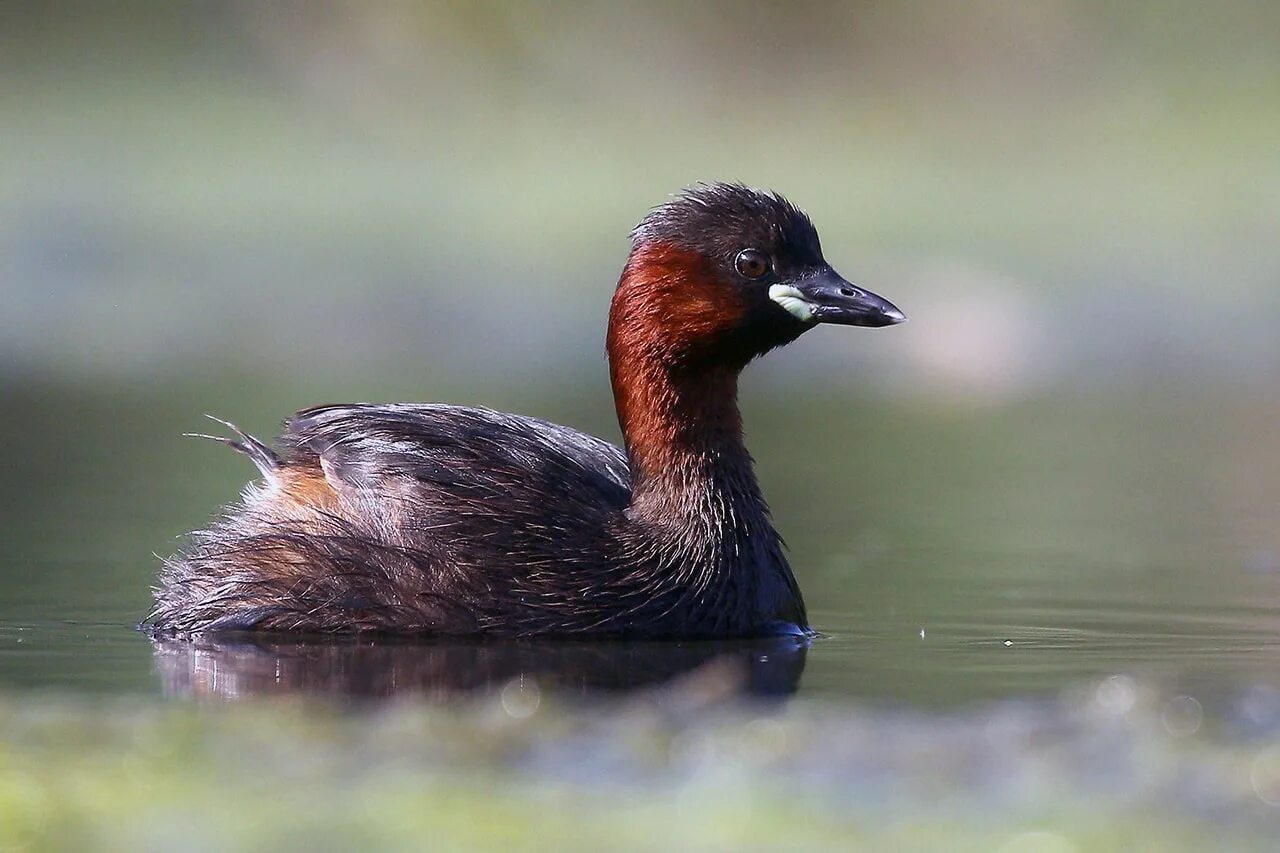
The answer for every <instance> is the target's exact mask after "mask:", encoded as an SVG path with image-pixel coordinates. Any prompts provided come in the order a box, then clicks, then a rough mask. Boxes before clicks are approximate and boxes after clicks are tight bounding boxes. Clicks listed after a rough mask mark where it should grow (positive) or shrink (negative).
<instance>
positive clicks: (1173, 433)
mask: <svg viewBox="0 0 1280 853" xmlns="http://www.w3.org/2000/svg"><path fill="white" fill-rule="evenodd" d="M310 390H311V389H297V388H294V389H289V390H285V391H281V390H279V389H261V388H255V387H254V386H253V385H252V384H249V383H246V384H245V385H243V386H240V387H234V388H231V387H228V385H227V384H226V383H223V384H218V385H214V384H210V385H209V386H208V387H188V388H174V389H146V390H140V389H132V390H130V389H116V390H112V391H111V392H110V393H108V392H106V391H103V390H101V389H87V388H80V389H65V390H53V391H51V390H50V389H48V388H43V389H39V390H38V391H32V390H22V389H16V390H15V389H10V391H9V392H7V393H6V397H7V398H8V399H9V401H10V403H9V405H7V406H6V410H7V411H8V412H10V413H11V414H10V416H9V417H7V418H6V419H5V423H4V424H3V425H2V426H0V431H2V436H0V437H3V439H4V442H5V446H6V448H7V453H6V455H7V456H8V457H9V458H10V462H9V466H10V472H9V474H8V475H6V476H5V478H4V479H3V481H0V510H2V511H3V519H4V525H5V527H4V536H3V541H0V687H4V688H6V689H9V690H14V689H17V690H27V689H30V690H57V691H68V690H71V691H92V692H108V693H124V694H142V695H156V696H159V695H175V694H176V695H185V694H190V693H216V694H220V695H225V696H238V695H244V694H248V693H256V692H278V691H290V690H300V691H307V692H319V693H339V694H346V693H357V694H388V693H394V692H397V691H400V690H415V691H421V692H427V693H429V694H431V695H435V696H451V695H457V694H459V693H461V694H467V693H469V692H472V691H475V690H477V689H496V688H497V687H500V686H501V685H503V684H505V683H507V682H508V681H509V680H510V679H511V678H513V677H515V676H518V675H524V676H526V677H530V678H536V679H538V680H540V681H541V682H543V683H544V684H549V685H557V686H558V687H560V688H561V689H565V690H570V691H575V692H582V691H591V690H593V689H618V688H627V687H636V686H647V685H654V684H659V683H662V682H664V681H666V680H668V679H671V678H673V677H678V676H680V675H681V674H682V673H687V672H690V671H692V670H694V669H697V668H698V667H700V666H702V665H703V664H706V663H707V662H708V661H711V660H713V659H715V660H727V661H729V662H731V663H732V664H733V665H734V667H736V669H734V672H735V673H738V675H736V676H735V677H742V678H745V679H747V682H746V683H747V685H748V686H749V687H751V688H753V689H755V690H757V691H760V692H767V693H784V694H785V693H790V692H791V691H798V694H799V695H801V696H810V697H822V698H826V697H838V698H855V699H858V700H862V701H865V702H873V703H881V704H887V705H909V706H916V707H922V708H931V709H932V708H945V707H955V706H962V705H966V704H969V703H973V702H976V701H983V700H988V699H995V698H1018V697H1040V696H1051V695H1056V694H1057V693H1060V692H1061V691H1063V690H1065V689H1069V688H1071V687H1072V686H1073V685H1075V684H1078V683H1080V682H1082V681H1084V680H1088V679H1093V678H1098V677H1105V676H1109V675H1112V674H1119V673H1123V674H1130V675H1135V676H1141V677H1147V678H1152V679H1156V680H1157V681H1160V682H1162V683H1167V684H1169V685H1171V687H1173V688H1175V689H1177V690H1179V691H1182V692H1187V693H1191V694H1192V695H1194V696H1196V697H1198V698H1199V700H1200V701H1201V703H1202V704H1203V705H1204V707H1205V711H1206V713H1208V714H1213V713H1214V712H1215V710H1220V708H1219V705H1224V704H1225V703H1227V702H1229V701H1231V697H1236V696H1238V695H1240V694H1241V693H1242V692H1245V691H1248V690H1251V689H1255V688H1257V687H1258V686H1259V685H1263V686H1265V685H1277V684H1280V406H1275V405H1270V404H1265V403H1262V402H1258V401H1256V400H1250V399H1231V398H1230V397H1215V398H1212V399H1211V398H1209V397H1204V398H1188V397H1186V396H1179V395H1175V394H1172V393H1169V394H1151V395H1149V396H1147V397H1146V398H1144V399H1139V400H1135V399H1134V398H1133V397H1132V396H1131V395H1128V396H1125V395H1115V396H1081V397H1072V398H1066V399H1055V400H1052V401H1040V402H1033V403H1030V402H1023V403H1019V404H1017V405H997V406H987V407H973V408H957V407H955V406H949V405H943V404H928V403H920V402H915V403H895V404H888V403H884V402H877V401H874V400H858V399H848V400H838V401H832V400H825V401H824V400H821V399H814V398H812V397H805V396H797V397H795V398H786V399H776V398H770V397H769V395H767V394H762V393H760V392H756V391H753V389H752V388H751V386H750V384H748V386H747V388H746V389H745V390H744V398H745V408H746V415H747V419H748V432H749V436H748V437H749V441H750V444H751V446H752V449H753V452H754V453H755V455H756V457H757V459H758V461H759V467H760V473H761V478H762V480H763V482H764V485H765V489H766V492H767V494H768V495H769V497H770V500H771V502H772V504H773V506H774V508H775V513H776V516H777V520H778V524H779V527H780V529H781V530H782V531H783V534H784V536H786V538H787V540H788V542H789V543H790V546H791V551H792V561H793V564H794V566H795V568H796V571H797V574H798V576H799V578H800V580H801V584H802V586H803V588H804V590H805V593H806V597H807V599H808V602H809V605H810V609H811V614H812V618H813V622H814V625H815V627H817V628H818V629H819V630H820V631H822V633H823V634H824V636H823V637H822V638H821V639H818V640H816V641H815V642H813V643H812V644H811V645H809V646H808V647H807V648H806V647H804V646H803V645H798V644H796V643H794V642H790V641H781V642H757V643H748V644H734V643H720V644H710V643H687V644H671V643H666V644H662V643H659V644H625V643H612V644H609V643H605V644H598V643H585V644H584V643H505V644H474V643H436V644H429V643H428V644H420V643H419V644H396V643H368V642H359V643H338V644H316V643H302V644H299V643H279V642H275V641H264V640H255V639H252V638H242V639H240V640H237V641H234V642H224V643H217V644H213V643H202V644H197V645H191V644H185V643H179V644H172V643H171V644H165V645H162V646H155V647H153V644H152V643H151V641H150V640H148V638H146V637H145V636H144V635H142V634H140V633H138V632H137V631H135V630H134V628H133V625H134V624H135V623H136V622H137V620H138V619H139V618H140V617H141V616H142V615H143V614H144V613H145V611H146V609H147V605H148V598H149V592H148V588H149V585H150V583H151V582H152V579H153V576H154V572H155V569H156V566H157V560H156V558H155V557H154V556H153V553H152V552H156V553H165V552H167V551H168V550H170V549H171V548H172V547H173V544H174V541H173V540H174V537H175V536H176V535H177V534H179V533H181V532H182V531H184V530H186V529H189V528H191V527H193V526H196V525H198V524H200V523H201V522H202V521H203V520H204V519H205V518H206V517H207V516H208V515H209V513H211V512H212V511H213V510H214V509H215V508H216V506H217V505H218V504H219V503H220V502H222V501H225V500H227V499H229V498H231V497H233V496H234V495H235V493H236V490H237V489H238V488H239V486H240V485H241V484H242V483H243V482H244V481H245V480H246V478H248V477H249V476H250V474H251V471H252V469H251V467H250V466H249V465H248V464H247V463H245V462H244V461H243V460H242V459H240V458H238V457H236V456H235V455H234V454H232V453H230V452H229V451H225V450H223V449H221V448H217V447H215V446H213V445H206V444H200V443H197V442H193V441H190V440H184V439H182V438H181V437H180V435H179V434H180V433H181V432H182V431H183V430H184V429H192V428H197V427H199V417H198V416H199V414H200V413H201V412H203V411H206V410H213V411H216V412H218V413H219V414H223V415H226V416H229V417H232V418H234V419H236V420H238V421H240V422H241V423H242V424H243V425H244V426H246V427H248V428H251V429H252V430H254V431H258V432H260V433H265V432H268V431H269V430H270V429H271V427H272V425H273V423H274V422H275V421H276V420H277V419H278V418H279V417H280V416H282V415H284V414H285V413H286V412H287V411H288V410H290V409H291V408H294V407H297V406H300V405H302V404H305V403H307V402H315V401H317V400H319V399H327V398H334V397H340V396H348V397H366V398H380V397H384V396H411V395H412V392H410V393H405V392H403V391H400V389H390V390H389V392H388V394H386V395H379V394H374V393H367V392H366V393H363V394H362V393H361V392H360V390H359V389H358V388H353V389H350V390H348V389H345V388H343V389H338V390H339V391H345V392H347V393H345V394H341V393H334V389H324V390H320V391H318V392H317V393H316V394H311V393H310ZM597 390H601V389H595V388H591V389H590V391H591V392H592V395H594V394H595V392H596V391H597ZM395 391H399V392H400V393H398V394H396V393H392V392H395ZM584 393H585V392H584ZM413 396H424V394H423V393H421V392H420V393H419V394H417V395H413ZM433 396H437V397H447V398H451V399H466V401H468V402H479V401H482V400H485V399H487V400H488V402H490V403H493V404H495V405H500V406H503V407H507V408H512V409H518V410H521V411H525V412H529V413H532V414H538V415H542V416H545V417H550V418H554V419H558V420H562V421H565V422H568V423H573V424H575V425H580V426H583V427H584V428H587V429H590V430H592V431H595V432H597V433H599V434H602V435H607V436H610V437H612V436H613V427H612V424H611V423H610V421H609V416H610V414H609V411H608V409H607V403H606V402H605V401H603V400H595V399H592V400H589V401H577V400H568V401H564V400H554V399H550V398H547V397H545V396H543V397H540V396H533V395H524V396H521V395H516V394H505V395H504V394H503V393H501V392H494V393H490V394H487V395H481V394H479V393H475V394H473V395H471V396H470V397H469V398H468V397H467V395H458V394H445V393H443V392H441V393H439V394H436V395H433Z"/></svg>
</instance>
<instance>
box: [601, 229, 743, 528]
mask: <svg viewBox="0 0 1280 853" xmlns="http://www.w3.org/2000/svg"><path fill="white" fill-rule="evenodd" d="M707 275H710V272H709V271H708V270H707V269H706V267H705V261H702V260H701V259H700V258H699V257H698V256H697V255H695V254H693V253H690V252H687V251H683V250H680V249H676V248H673V247H671V246H668V245H656V246H654V245H649V246H640V247H637V248H636V249H635V250H634V251H633V252H632V254H631V257H630V258H629V259H628V261H627V266H626V268H625V269H624V271H623V274H622V279H621V281H620V282H619V284H618V290H617V292H616V293H615V294H614V298H613V304H612V307H611V310H610V313H609V331H608V353H609V368H610V375H611V379H612V383H613V394H614V401H615V404H616V406H617V411H618V422H619V424H620V426H621V427H622V433H623V437H624V439H625V443H626V450H627V458H628V461H629V464H630V468H631V480H632V502H631V506H632V511H633V512H635V513H639V514H640V515H643V516H649V515H652V516H654V517H655V518H657V519H660V517H661V516H662V515H663V514H664V513H665V514H670V513H680V512H681V511H682V510H683V512H686V513H687V512H688V511H689V508H690V507H689V501H690V499H691V498H693V499H696V500H698V501H699V502H702V501H706V500H712V501H717V502H719V503H722V504H723V503H729V504H734V505H740V504H741V503H742V502H744V501H745V502H747V503H750V504H752V506H753V507H754V506H755V505H756V504H759V506H760V508H763V501H762V500H761V499H760V495H759V489H758V487H757V485H756V480H755V476H754V474H753V473H752V469H751V457H750V456H749V455H748V453H747V450H746V447H745V445H744V444H743V439H742V417H741V415H740V413H739V411H738V402H737V396H738V374H739V373H740V372H741V370H742V366H743V365H742V364H741V363H738V361H737V360H736V359H735V358H733V357H732V356H726V354H724V353H720V352H718V351H717V347H716V334H715V329H716V323H722V324H727V323H731V322H732V319H733V318H732V313H733V312H734V311H735V310H737V306H736V305H734V304H733V303H732V302H729V303H728V304H725V300H724V299H723V298H721V297H719V296H716V295H715V294H716V290H715V288H714V283H712V282H708V281H707V280H706V279H705V278H704V276H707ZM669 517H670V516H669V515H668V518H669Z"/></svg>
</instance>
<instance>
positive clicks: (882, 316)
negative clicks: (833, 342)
mask: <svg viewBox="0 0 1280 853" xmlns="http://www.w3.org/2000/svg"><path fill="white" fill-rule="evenodd" d="M769 298H770V299H772V300H773V301H774V302H776V303H778V304H779V305H780V306H782V308H784V309H785V310H786V311H787V312H788V313H790V314H791V315H792V316H794V317H796V319H798V320H800V321H802V322H805V323H810V324H815V323H834V324H836V325H840V326H870V327H879V326H896V325H897V324H899V323H902V322H905V321H906V319H907V315H906V314H903V313H902V312H901V311H900V310H898V307H897V306H896V305H894V304H893V303H892V302H890V301H889V300H887V299H885V298H884V297H882V296H877V295H876V294H874V293H872V292H871V291H869V290H864V289H863V288H861V287H858V286H857V285H856V284H850V283H849V282H847V281H845V280H844V279H843V278H841V277H840V276H839V275H838V274H837V273H836V271H835V270H833V269H831V268H830V267H824V268H822V269H820V270H818V271H817V272H815V273H812V274H810V275H807V276H805V277H804V278H801V279H798V280H796V281H792V282H790V283H788V284H775V285H773V286H772V287H770V288H769Z"/></svg>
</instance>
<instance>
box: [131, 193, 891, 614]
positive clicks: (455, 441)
mask: <svg viewBox="0 0 1280 853" xmlns="http://www.w3.org/2000/svg"><path fill="white" fill-rule="evenodd" d="M904 319H905V317H904V316H903V314H902V312H900V311H899V310H898V309H897V308H895V307H894V306H893V305H892V304H890V303H889V302H887V301H886V300H884V299H882V298H880V297H879V296H876V295H875V294H872V293H868V292H867V291H866V290H863V289H862V288H860V287H856V286H854V285H852V284H850V283H849V282H847V281H845V280H844V279H843V278H841V277H840V276H839V275H837V274H836V273H835V271H833V270H832V269H831V267H830V266H829V265H828V264H827V262H826V261H825V260H824V259H823V257H822V249H821V247H820V245H819V242H818V235H817V232H816V231H815V230H814V227H813V224H812V223H811V222H810V221H809V219H808V217H807V216H805V214H804V213H803V212H801V211H800V210H799V209H797V208H796V207H794V206H793V205H792V204H791V203H790V202H788V201H786V200H785V199H783V198H782V197H780V196H778V195H774V194H769V193H764V192H760V191H758V190H754V189H751V188H748V187H745V186H742V185H738V184H704V185H699V186H697V187H694V188H693V189H691V190H689V191H687V192H685V193H684V194H683V195H681V196H679V197H677V198H676V199H675V200H673V201H671V202H669V203H667V204H664V205H662V206H660V207H657V208H655V209H654V210H653V211H651V212H650V213H649V214H648V215H647V216H646V217H645V218H644V219H643V220H642V221H641V222H640V224H639V225H638V226H637V227H636V229H635V231H634V232H633V234H632V249H631V255H630V257H628V259H627V263H626V266H625V267H624V268H623V271H622V278H621V280H620V281H619V282H618V288H617V291H616V292H615V293H614V296H613V303H612V306H611V308H610V311H609V328H608V336H607V349H608V355H609V367H610V373H611V378H612V382H613V393H614V397H615V400H616V404H617V410H618V421H619V423H620V424H621V426H622V433H623V436H624V439H625V445H626V450H625V452H623V451H621V450H619V449H618V448H617V447H614V446H613V445H611V444H609V443H607V442H605V441H602V440H600V439H598V438H594V437H592V436H589V435H585V434H583V433H581V432H578V431H576V430H573V429H569V428H568V427H563V426H558V425H556V424H552V423H548V422H546V421H542V420H538V419H536V418H527V417H520V416H517V415H509V414H503V413H499V412H494V411H490V410H488V409H478V408H462V407H458V406H447V405H439V404H395V405H366V404H359V405H331V406H320V407H317V408H312V409H307V410H305V411H302V412H299V413H298V414H297V415H295V416H294V417H293V418H292V419H291V420H290V421H289V422H288V424H287V426H286V428H285V432H284V435H283V436H282V437H281V439H280V443H281V445H282V451H283V452H282V453H281V454H279V455H278V454H277V453H276V452H275V451H273V450H272V449H270V448H269V447H267V446H266V445H265V444H263V443H262V442H260V441H258V440H257V439H254V438H252V437H251V436H248V435H246V434H244V433H243V432H240V431H239V430H238V429H235V427H231V426H230V425H229V424H228V426H229V427H230V428H231V429H232V430H233V431H234V432H235V433H236V434H237V436H238V439H225V441H226V442H227V443H228V444H230V445H231V446H232V447H234V448H235V449H237V450H239V451H241V452H243V453H245V454H246V455H247V456H249V458H250V459H252V460H253V462H254V464H255V465H257V467H258V468H259V470H260V471H261V472H262V476H263V482H262V484H260V485H258V484H255V485H251V486H249V487H248V488H247V489H246V490H245V494H244V497H243V500H242V501H241V502H240V503H238V504H236V505H234V506H233V507H231V508H230V509H229V510H228V511H227V512H226V513H225V515H224V516H223V517H222V518H221V519H219V520H218V521H215V522H214V523H213V524H212V525H211V526H209V527H207V528H205V529H204V530H201V531H198V532H196V533H194V534H192V536H191V539H190V542H189V544H188V545H187V546H186V548H185V549H184V550H183V551H182V552H181V553H179V554H178V555H176V556H174V557H172V558H170V559H169V560H168V561H167V562H166V563H165V566H164V568H163V569H162V571H161V574H160V586H159V589H158V590H157V591H156V603H155V607H154V608H153V609H152V612H151V614H150V616H149V617H148V619H147V623H148V625H149V626H150V627H151V628H152V629H153V630H155V631H158V632H164V633H179V634H186V633H195V632H200V631H213V630H271V631H316V632H359V631H376V632H397V633H424V634H455V635H456V634H487V635H503V636H525V635H554V634H561V635H569V634H572V635H600V636H604V635H612V636H629V637H726V636H749V635H767V634H779V633H804V632H807V631H808V622H807V619H806V616H805V607H804V602H803V600H802V599H801V597H800V590H799V588H798V587H797V586H796V581H795V578H794V577H793V576H792V574H791V568H790V566H789V565H788V564H787V560H786V558H785V557H784V556H783V554H782V543H781V540H780V539H779V537H778V534H777V533H775V532H774V529H773V525H772V523H771V522H770V517H769V509H768V506H767V505H766V504H765V501H764V498H763V497H762V496H761V494H760V488H759V486H758V485H757V483H756V478H755V475H754V473H753V471H752V462H751V457H750V456H749V455H748V453H747V450H746V447H745V446H744V445H743V441H742V428H741V417H740V415H739V413H738V406H737V381H738V374H739V372H740V371H741V370H742V369H743V367H745V366H746V364H747V362H749V361H750V360H751V359H753V358H755V357H756V356H759V355H763V354H764V353H766V352H768V351H769V350H771V349H773V348H774V347H777V346H782V345H784V344H787V343H790V342H791V341H793V340H795V339H796V338H798V337H799V336H800V335H801V334H803V333H804V332H805V331H807V330H808V329H810V328H812V327H813V326H815V325H817V324H819V323H837V324H843V325H849V326H889V325H893V324H896V323H900V322H902V321H903V320H904Z"/></svg>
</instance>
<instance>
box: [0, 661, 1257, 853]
mask: <svg viewBox="0 0 1280 853" xmlns="http://www.w3.org/2000/svg"><path fill="white" fill-rule="evenodd" d="M536 690H537V688H536V685H528V684H522V685H514V684H513V685H512V686H511V687H509V688H508V689H507V690H504V691H503V693H502V696H501V698H500V699H499V698H495V699H493V700H492V701H488V702H477V703H472V704H470V705H466V704H464V705H463V706H460V707H435V708H432V707H424V706H422V705H420V704H417V703H414V702H411V701H404V702H399V703H392V704H389V705H380V706H371V707H368V706H365V707H362V706H356V707H349V708H346V709H342V708H337V707H333V706H323V705H320V706H317V705H307V704H299V703H287V702H267V703H256V704H247V705H236V706H221V705H213V706H192V705H186V704H176V705H160V706H157V705H155V704H153V703H146V704H141V705H140V704H138V703H136V702H131V701H114V702H108V703H106V704H105V705H103V706H100V707H98V708H95V709H92V710H91V709H89V708H87V707H85V706H84V705H82V704H79V703H76V702H68V701H65V700H60V699H57V698H55V697H46V698H44V699H41V700H39V701H30V700H28V701H23V702H20V703H15V702H12V701H5V702H3V703H0V845H3V846H4V848H5V849H32V850H83V849H94V850H130V851H147V850H157V851H160V850H173V849H193V850H209V851H215V850H233V849H235V850H244V849H254V850H343V849H357V848H358V849H381V850H415V849H422V848H423V847H424V846H426V847H430V848H432V849H493V850H499V849H501V850H510V849H517V850H522V849H548V850H552V849H554V850H598V849H602V848H607V849H621V850H670V849H700V850H777V849H805V850H837V849H842V850H847V849H851V848H853V849H869V850H884V849H894V850H936V849H942V848H945V849H947V850H957V851H960V850H974V851H979V850H982V851H989V850H996V849H999V850H1002V851H1041V853H1044V851H1068V850H1090V851H1109V850H1116V851H1120V850H1134V849H1142V850H1188V851H1192V850H1205V849H1218V850H1222V849H1231V850H1247V849H1257V850H1263V849H1269V848H1270V845H1272V844H1273V842H1274V839H1275V831H1276V830H1277V828H1278V827H1280V738H1277V733H1276V731H1275V730H1271V731H1270V732H1269V733H1264V734H1259V733H1258V732H1256V731H1255V732H1253V733H1252V734H1250V735H1249V736H1248V737H1247V738H1244V739H1241V735H1240V733H1239V732H1237V733H1235V734H1234V735H1231V736H1230V738H1229V739H1225V740H1224V739H1223V734H1222V732H1220V731H1219V732H1217V733H1215V734H1213V735H1206V734H1205V733H1203V732H1201V733H1199V734H1196V732H1195V728H1194V727H1191V728H1188V727H1187V726H1186V725H1185V720H1186V717H1185V714H1183V715H1181V716H1179V715H1178V714H1175V715H1174V716H1173V717H1172V718H1171V717H1170V712H1169V708H1170V707H1171V706H1170V705H1169V704H1168V703H1167V702H1165V701H1164V699H1163V697H1160V696H1159V695H1158V694H1157V693H1155V692H1153V691H1152V689H1151V688H1150V686H1149V685H1146V686H1144V685H1139V684H1135V683H1126V684H1122V685H1117V684H1112V683H1103V684H1099V685H1097V687H1096V689H1094V690H1093V691H1089V690H1086V691H1085V692H1084V693H1082V694H1079V695H1078V696H1076V697H1074V698H1072V699H1070V700H1063V701H1062V702H1055V703H1043V704H1037V705H1018V704H1005V705H996V706H992V707H990V708H985V709H982V710H981V711H976V712H973V713H970V714H967V715H951V716H938V717H928V718H925V717H917V716H913V715H901V714H898V713H896V712H893V713H878V712H869V711H866V710H864V709H858V708H857V707H847V706H846V707H845V708H843V709H841V710H837V709H835V708H831V707H823V706H815V705H801V706H799V707H796V708H792V709H791V710H790V711H789V712H788V713H787V714H786V715H779V714H777V712H776V709H771V708H768V707H758V708H752V707H750V706H747V707H739V708H736V709H734V708H732V707H731V708H728V709H725V708H716V707H699V706H698V705H697V703H696V702H695V703H694V704H689V701H688V696H686V695H682V694H680V693H675V692H665V693H655V694H650V695H647V696H642V697H639V698H636V699H633V700H630V701H627V702H621V703H615V704H610V705H606V706H587V707H582V706H571V705H570V706H565V705H563V704H560V703H559V702H557V701H556V700H555V699H554V697H549V696H547V697H543V696H539V695H538V694H537V693H536ZM531 691H533V692H531ZM1162 703H1163V704H1162ZM1272 710H1273V711H1274V710H1275V709H1274V708H1273V709H1272ZM1194 722H1195V725H1196V726H1198V725H1199V720H1198V719H1195V720H1194Z"/></svg>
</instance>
